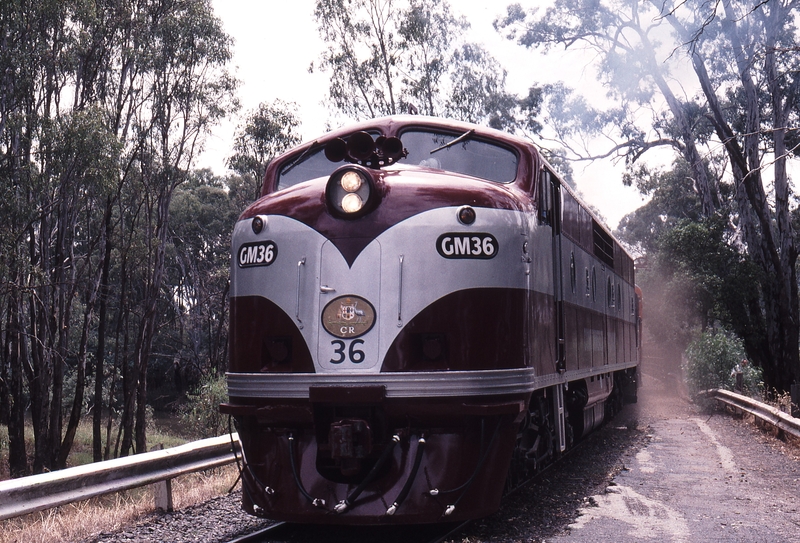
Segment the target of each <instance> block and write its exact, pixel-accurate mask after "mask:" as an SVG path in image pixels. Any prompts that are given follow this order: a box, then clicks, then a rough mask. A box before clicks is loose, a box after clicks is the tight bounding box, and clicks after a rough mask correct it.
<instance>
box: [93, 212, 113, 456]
mask: <svg viewBox="0 0 800 543" xmlns="http://www.w3.org/2000/svg"><path fill="white" fill-rule="evenodd" d="M112 210H113V205H112V201H111V198H110V197H109V198H108V201H107V202H106V211H105V215H104V216H103V226H104V228H105V237H104V240H103V250H102V255H103V257H102V258H103V261H102V263H101V267H102V270H103V271H102V273H101V276H100V292H99V295H100V308H99V310H98V315H97V317H98V318H97V351H96V354H95V364H94V411H93V413H92V456H93V458H94V461H95V462H100V461H101V460H102V459H103V430H102V426H103V371H104V369H103V366H104V365H105V356H106V314H107V311H108V294H109V292H108V290H109V287H108V276H109V272H110V268H111V236H112V234H113V227H112V224H111V217H112ZM112 397H113V390H111V391H109V400H108V405H109V410H110V409H111V401H112V400H111V399H112Z"/></svg>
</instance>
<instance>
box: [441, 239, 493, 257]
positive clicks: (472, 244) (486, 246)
mask: <svg viewBox="0 0 800 543" xmlns="http://www.w3.org/2000/svg"><path fill="white" fill-rule="evenodd" d="M499 248H500V246H499V244H498V243H497V238H495V237H494V236H493V235H491V234H488V233H482V232H449V233H447V234H442V235H441V236H439V239H437V240H436V250H437V251H438V252H439V254H440V255H441V256H443V257H444V258H449V259H458V258H477V259H481V260H488V259H490V258H494V257H495V255H496V254H497V251H498V250H499Z"/></svg>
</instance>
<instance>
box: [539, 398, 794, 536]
mask: <svg viewBox="0 0 800 543" xmlns="http://www.w3.org/2000/svg"><path fill="white" fill-rule="evenodd" d="M643 392H644V393H645V395H644V398H643V399H644V403H643V406H642V407H643V409H641V410H640V413H641V414H642V415H644V418H645V419H647V420H648V427H649V431H648V434H649V436H650V437H649V443H648V444H647V446H645V447H644V448H642V449H641V450H639V451H638V452H637V453H636V455H635V456H634V457H633V461H632V462H630V463H629V464H626V466H625V469H624V470H622V471H621V472H620V473H619V474H618V475H616V477H614V479H613V481H612V482H611V483H610V485H609V486H608V487H607V488H606V489H605V490H604V491H603V492H601V493H599V494H597V495H595V496H593V497H592V498H591V499H590V502H591V506H587V507H585V508H582V509H581V511H580V516H579V517H578V518H577V519H576V521H575V522H574V523H572V524H571V525H570V526H569V527H568V528H567V532H568V534H566V535H563V536H559V537H556V538H553V539H552V540H550V541H553V542H558V543H567V542H569V543H579V542H580V543H583V542H597V541H614V542H618V543H624V542H641V541H659V542H670V541H671V542H688V541H707V542H711V541H735V542H769V543H777V542H783V541H786V542H789V541H798V540H800V503H798V496H800V459H798V455H797V449H796V448H793V447H791V446H787V445H786V444H785V443H783V442H781V441H779V440H777V439H775V438H774V437H772V436H771V435H767V434H765V433H764V432H762V431H761V430H759V429H758V428H756V427H755V425H754V424H752V423H751V422H747V421H742V420H741V419H737V418H735V417H731V416H730V415H727V414H724V413H714V414H709V413H700V412H698V411H696V410H695V409H693V408H692V406H690V405H688V404H687V403H686V402H681V401H680V400H677V399H675V398H674V397H673V398H670V397H669V396H665V395H663V394H660V393H659V392H660V391H659V390H658V388H657V387H650V388H649V390H648V389H645V390H644V391H643Z"/></svg>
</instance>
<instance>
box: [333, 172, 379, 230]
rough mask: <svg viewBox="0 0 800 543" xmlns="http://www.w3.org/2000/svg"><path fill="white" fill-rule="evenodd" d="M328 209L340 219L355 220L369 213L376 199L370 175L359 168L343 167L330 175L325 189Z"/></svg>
mask: <svg viewBox="0 0 800 543" xmlns="http://www.w3.org/2000/svg"><path fill="white" fill-rule="evenodd" d="M325 198H326V200H327V201H328V208H329V209H330V211H331V213H332V214H333V215H336V216H338V217H341V218H351V219H354V218H357V217H361V216H362V215H364V214H365V213H367V212H369V211H370V209H371V208H372V204H373V203H374V201H375V199H376V198H377V191H376V190H375V183H374V182H373V180H372V177H371V176H370V174H369V173H368V172H367V171H366V170H364V169H362V168H360V167H359V166H344V167H342V168H340V169H338V170H336V171H335V172H333V175H331V177H330V179H329V180H328V185H327V187H326V189H325Z"/></svg>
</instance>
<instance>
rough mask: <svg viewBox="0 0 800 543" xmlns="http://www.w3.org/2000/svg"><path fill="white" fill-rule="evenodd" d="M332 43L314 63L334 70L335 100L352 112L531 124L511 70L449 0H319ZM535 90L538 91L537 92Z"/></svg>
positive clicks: (321, 21) (323, 30)
mask: <svg viewBox="0 0 800 543" xmlns="http://www.w3.org/2000/svg"><path fill="white" fill-rule="evenodd" d="M314 15H315V18H316V20H317V25H318V28H319V32H320V35H321V36H322V38H323V40H324V41H325V43H326V49H325V50H324V51H323V53H322V54H321V56H320V58H319V61H318V62H317V63H316V64H312V66H311V69H312V70H314V69H319V70H322V71H325V72H328V73H330V87H329V90H328V101H329V103H330V104H331V106H332V107H333V109H334V110H336V111H338V112H339V113H341V114H342V115H344V116H346V117H349V118H352V119H357V120H360V119H365V118H372V117H378V116H381V115H394V114H398V113H422V114H425V115H433V116H448V117H454V118H456V119H460V120H465V121H471V122H481V123H486V124H490V125H492V126H494V127H497V128H510V129H515V128H529V126H528V125H527V124H525V122H524V121H525V120H526V119H527V116H526V115H525V114H523V113H522V112H521V109H524V107H528V108H531V107H533V108H534V109H535V108H537V107H538V103H526V104H525V105H521V104H520V100H519V99H518V98H517V97H516V96H514V95H512V94H510V93H508V92H507V91H506V89H505V80H506V71H505V70H504V69H503V68H502V67H500V65H499V63H498V62H497V61H496V60H495V59H494V58H493V57H492V56H491V55H490V53H489V52H488V51H486V50H485V49H484V48H483V47H482V46H480V45H477V44H474V43H469V42H467V41H465V40H464V38H463V36H464V33H465V31H466V30H467V29H468V28H469V24H468V23H467V21H466V19H465V18H464V17H457V16H455V15H454V14H453V13H452V12H451V9H450V5H449V4H448V3H447V2H446V1H445V0H430V1H422V0H317V2H316V8H315V11H314ZM532 96H535V93H534V94H533V95H532Z"/></svg>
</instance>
